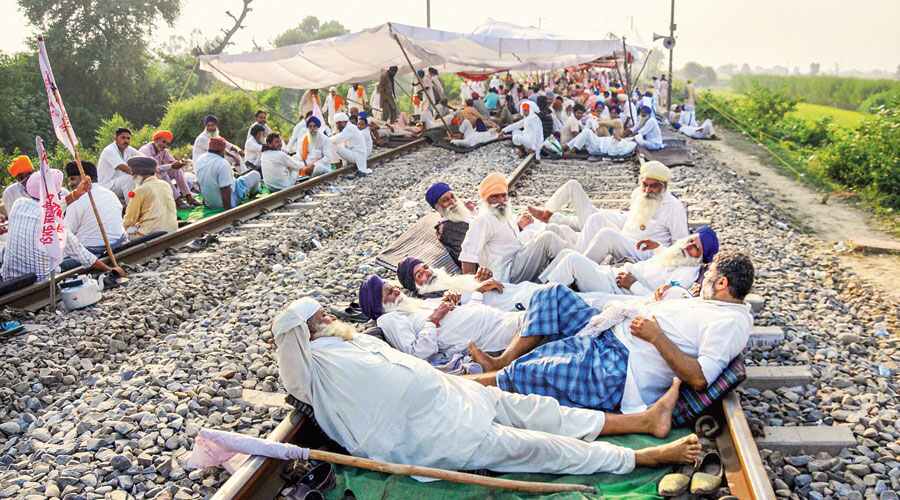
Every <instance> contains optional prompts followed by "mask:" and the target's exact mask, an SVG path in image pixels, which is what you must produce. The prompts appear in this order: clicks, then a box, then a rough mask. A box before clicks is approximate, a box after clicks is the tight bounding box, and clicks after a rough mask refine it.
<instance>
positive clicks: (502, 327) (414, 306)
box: [359, 275, 525, 364]
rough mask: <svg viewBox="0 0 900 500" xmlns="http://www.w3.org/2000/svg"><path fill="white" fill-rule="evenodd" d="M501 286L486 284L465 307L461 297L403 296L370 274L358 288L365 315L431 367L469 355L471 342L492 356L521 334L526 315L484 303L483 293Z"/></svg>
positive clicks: (392, 340)
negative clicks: (491, 353) (465, 354)
mask: <svg viewBox="0 0 900 500" xmlns="http://www.w3.org/2000/svg"><path fill="white" fill-rule="evenodd" d="M500 286H501V285H500V284H499V283H497V282H495V281H493V280H488V281H485V282H484V283H482V284H481V285H480V287H479V288H478V289H477V292H478V295H477V296H476V297H474V298H469V297H467V298H468V299H469V300H467V301H466V302H465V303H464V304H463V303H462V297H461V295H460V294H459V293H456V292H450V293H446V294H444V295H443V296H442V297H439V298H435V299H427V300H423V299H417V298H413V297H409V296H407V295H405V294H404V293H403V292H402V291H401V289H400V288H399V287H396V286H394V285H393V284H391V283H388V282H385V281H384V280H382V279H381V278H379V277H378V276H375V275H372V276H369V277H368V278H367V279H366V280H365V281H364V282H363V284H362V286H360V288H359V304H360V307H361V308H362V311H363V313H365V315H366V316H368V317H369V318H370V319H373V320H375V321H376V323H377V324H378V326H379V327H380V328H381V329H382V331H384V336H385V337H386V338H387V340H388V342H389V343H390V344H391V345H392V346H394V347H395V348H396V349H399V350H400V351H403V352H405V353H407V354H412V355H413V356H415V357H417V358H421V359H427V360H429V361H430V362H432V363H433V364H444V363H446V362H447V361H448V360H449V359H450V358H451V357H452V356H453V355H455V354H462V353H465V352H466V350H467V349H468V346H469V344H470V343H474V344H475V345H476V346H478V347H479V348H480V349H483V350H485V351H488V352H500V351H502V350H503V349H506V347H507V346H508V345H509V343H510V341H511V340H512V339H513V338H514V337H515V336H516V335H517V334H518V333H520V332H521V331H522V327H523V325H524V320H525V313H524V312H521V311H515V310H513V312H505V311H501V310H500V309H496V308H494V307H489V306H486V305H484V304H483V302H482V294H484V293H487V292H489V291H491V290H496V289H498V288H499V287H500Z"/></svg>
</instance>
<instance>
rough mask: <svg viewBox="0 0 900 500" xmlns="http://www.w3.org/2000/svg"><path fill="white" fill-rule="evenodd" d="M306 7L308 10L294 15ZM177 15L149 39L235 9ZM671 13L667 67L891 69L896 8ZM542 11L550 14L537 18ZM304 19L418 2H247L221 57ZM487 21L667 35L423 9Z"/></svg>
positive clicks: (767, 0)
mask: <svg viewBox="0 0 900 500" xmlns="http://www.w3.org/2000/svg"><path fill="white" fill-rule="evenodd" d="M310 3H312V4H313V5H314V7H313V9H314V10H307V9H306V8H304V7H303V4H310ZM183 5H184V7H183V8H182V14H181V17H180V18H179V20H178V21H177V22H176V24H175V26H174V28H169V27H165V26H163V27H161V28H160V30H159V32H158V33H155V34H154V35H155V38H156V39H157V40H166V39H168V38H169V37H170V36H171V35H173V34H175V33H179V34H184V35H187V34H189V33H190V32H191V31H192V30H194V29H200V30H201V31H203V33H204V34H208V35H209V36H210V37H212V36H214V35H215V33H216V32H217V31H218V29H219V28H222V27H226V26H230V24H231V23H230V19H228V18H227V17H226V15H225V14H224V11H225V10H231V11H232V12H234V13H235V14H237V13H238V12H239V11H240V6H241V1H240V0H190V1H184V2H183ZM606 5H610V6H614V7H612V8H609V7H605V6H606ZM329 7H333V8H329ZM511 7H513V8H511ZM675 8H676V11H675V22H676V24H677V25H678V30H677V32H676V35H677V37H678V45H677V46H676V49H675V66H676V67H680V66H682V65H683V64H684V63H685V62H687V61H698V62H700V63H703V64H707V65H713V66H719V65H722V64H727V63H735V64H738V65H741V64H743V63H749V64H750V65H751V66H764V67H771V66H775V65H782V66H787V67H789V68H793V67H794V66H798V67H799V68H800V69H801V71H803V72H806V71H807V70H808V69H809V63H810V62H813V61H817V62H819V63H821V65H822V70H823V71H828V72H831V71H833V69H834V66H835V64H838V65H840V68H841V70H842V71H844V70H849V69H860V70H871V69H885V70H888V71H890V72H893V71H894V70H895V69H896V68H897V65H898V64H900V35H898V30H897V23H898V22H900V1H898V0H855V1H853V2H846V1H838V0H753V1H745V0H737V1H735V0H677V1H676V5H675ZM547 10H552V13H550V14H547V15H543V14H542V15H541V17H540V18H539V17H538V13H543V12H545V11H547ZM613 10H614V11H613ZM307 15H315V16H317V17H318V18H319V19H320V20H323V21H324V20H330V19H336V20H338V21H340V22H341V23H343V24H344V26H346V27H347V28H349V29H350V30H352V31H356V30H360V29H362V28H368V27H372V26H376V25H379V24H381V23H384V22H386V21H395V22H398V23H404V24H414V25H420V26H424V25H425V0H340V1H329V2H305V1H299V0H255V1H254V3H253V11H252V12H251V13H250V14H249V16H248V18H247V22H246V28H245V29H244V30H242V31H241V32H240V34H239V35H237V36H236V37H235V42H236V44H235V45H234V46H232V47H230V48H229V49H228V52H241V51H245V50H249V49H251V48H252V47H253V40H255V41H256V43H258V44H259V45H264V46H269V45H271V41H272V40H273V39H274V38H275V36H276V35H277V34H278V33H280V32H282V31H284V30H285V29H288V28H290V27H292V26H294V25H296V24H297V23H299V21H300V20H301V19H302V18H303V17H304V16H307ZM488 18H494V19H496V20H500V21H506V22H510V23H515V24H520V25H525V26H528V25H531V26H538V25H539V24H540V27H541V28H543V29H544V30H546V31H550V32H553V33H557V34H560V35H565V36H569V37H572V38H602V37H604V36H605V35H606V33H608V32H614V33H617V34H620V35H621V34H628V33H629V22H630V20H631V19H633V20H634V23H635V25H636V28H637V31H638V33H639V34H640V35H642V36H643V37H644V42H649V40H650V37H651V35H652V33H653V32H654V31H656V32H658V33H666V32H667V31H668V24H669V0H642V1H641V2H621V1H619V2H598V1H597V0H561V1H560V0H556V1H550V2H548V1H545V0H540V1H533V0H517V1H514V2H513V1H505V0H504V1H493V2H491V1H484V0H453V1H448V0H432V2H431V21H432V27H433V28H437V29H444V30H449V31H460V32H469V31H471V30H472V29H473V28H475V27H476V26H478V25H480V24H482V23H483V22H485V21H486V20H487V19H488ZM0 32H2V33H3V34H4V36H2V37H0V50H2V51H5V52H11V51H16V50H22V49H23V48H24V41H25V39H26V38H27V37H28V36H29V35H30V34H31V28H30V27H28V25H27V23H26V22H25V19H24V17H23V16H22V14H21V13H20V12H19V10H18V7H17V4H16V2H15V0H0ZM635 41H636V40H635Z"/></svg>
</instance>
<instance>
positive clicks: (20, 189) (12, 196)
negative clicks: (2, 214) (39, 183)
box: [3, 181, 28, 216]
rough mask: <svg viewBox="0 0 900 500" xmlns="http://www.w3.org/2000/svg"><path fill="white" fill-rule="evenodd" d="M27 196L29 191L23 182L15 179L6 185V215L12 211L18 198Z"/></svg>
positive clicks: (4, 206) (4, 194)
mask: <svg viewBox="0 0 900 500" xmlns="http://www.w3.org/2000/svg"><path fill="white" fill-rule="evenodd" d="M26 196H28V193H27V192H26V191H25V186H23V185H22V183H21V182H19V181H13V183H12V184H10V185H9V186H6V189H4V190H3V208H4V209H5V210H6V215H7V216H9V213H10V212H12V207H13V204H15V202H16V200H18V199H19V198H25V197H26Z"/></svg>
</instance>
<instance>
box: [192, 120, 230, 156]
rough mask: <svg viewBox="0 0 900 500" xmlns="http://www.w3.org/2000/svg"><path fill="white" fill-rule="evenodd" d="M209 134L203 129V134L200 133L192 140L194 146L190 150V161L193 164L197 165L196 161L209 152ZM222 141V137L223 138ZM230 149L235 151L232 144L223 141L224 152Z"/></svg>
mask: <svg viewBox="0 0 900 500" xmlns="http://www.w3.org/2000/svg"><path fill="white" fill-rule="evenodd" d="M209 139H210V136H209V132H207V131H206V129H205V128H204V129H203V132H200V135H198V136H197V138H196V139H194V146H193V148H191V161H192V162H193V163H197V160H199V159H200V157H201V156H203V155H204V154H205V153H206V152H208V151H209ZM223 139H224V137H223ZM230 149H236V148H235V146H234V144H232V143H230V142H228V141H227V140H226V141H225V151H226V152H227V151H228V150H230Z"/></svg>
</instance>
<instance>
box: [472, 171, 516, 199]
mask: <svg viewBox="0 0 900 500" xmlns="http://www.w3.org/2000/svg"><path fill="white" fill-rule="evenodd" d="M508 192H509V188H508V187H507V183H506V176H505V175H503V174H501V173H499V172H493V173H491V174H488V176H487V177H485V178H484V180H482V181H481V184H479V185H478V196H481V199H482V200H485V201H487V199H488V198H489V197H491V196H493V195H495V194H501V193H508Z"/></svg>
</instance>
